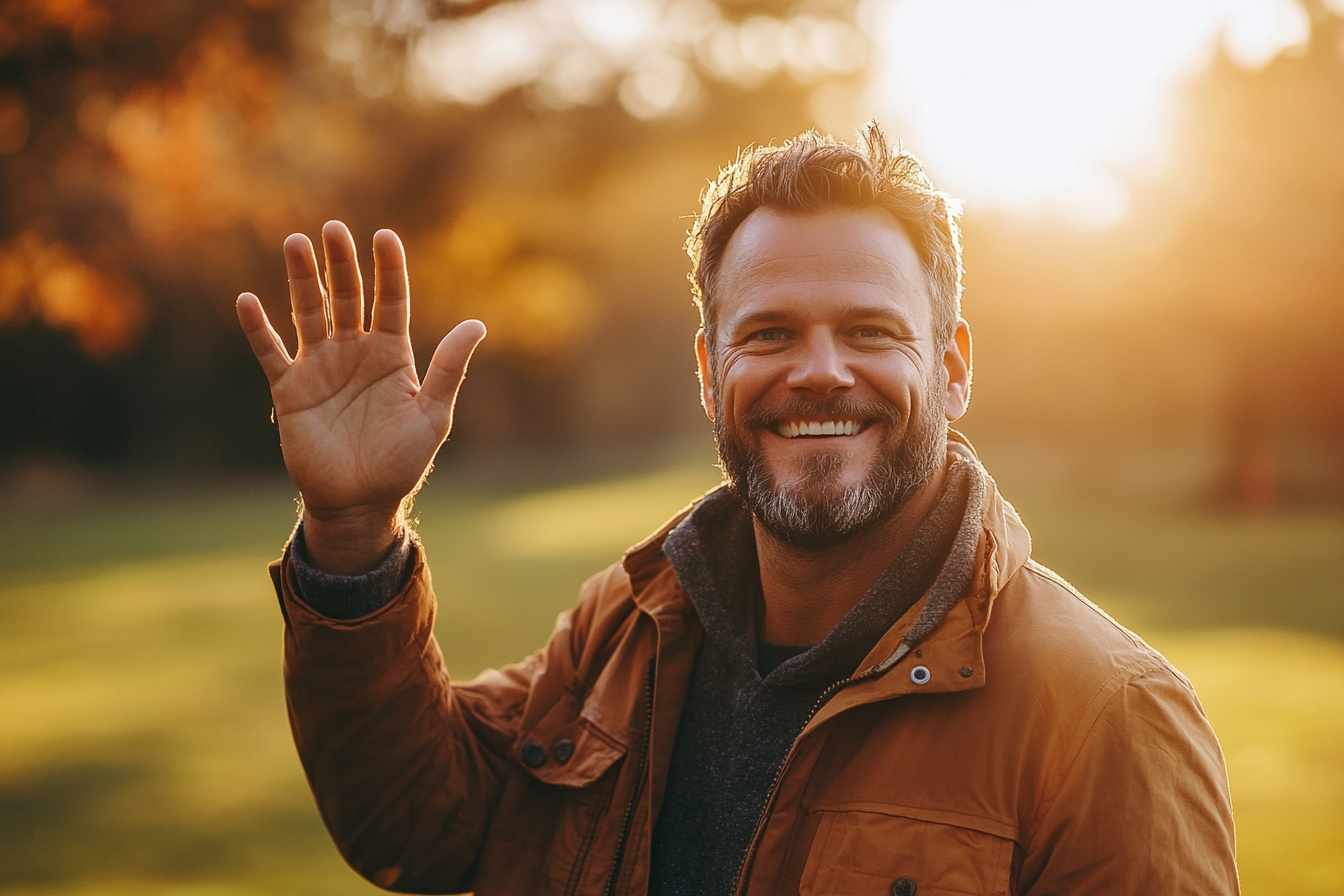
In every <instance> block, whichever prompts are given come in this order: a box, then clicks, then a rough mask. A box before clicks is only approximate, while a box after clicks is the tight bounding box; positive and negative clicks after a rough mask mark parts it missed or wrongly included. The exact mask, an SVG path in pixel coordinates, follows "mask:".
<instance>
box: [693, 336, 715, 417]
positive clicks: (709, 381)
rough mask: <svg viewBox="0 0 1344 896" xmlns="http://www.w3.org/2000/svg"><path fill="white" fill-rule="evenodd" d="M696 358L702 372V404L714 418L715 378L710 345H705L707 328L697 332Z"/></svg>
mask: <svg viewBox="0 0 1344 896" xmlns="http://www.w3.org/2000/svg"><path fill="white" fill-rule="evenodd" d="M695 360H696V362H697V363H698V365H699V374H700V405H701V406H702V407H703V408H704V409H705V414H706V415H707V416H708V417H709V419H711V420H713V419H714V414H715V406H714V378H713V377H712V376H710V374H709V347H708V346H707V345H705V328H704V327H701V328H700V331H699V332H697V333H696V334H695Z"/></svg>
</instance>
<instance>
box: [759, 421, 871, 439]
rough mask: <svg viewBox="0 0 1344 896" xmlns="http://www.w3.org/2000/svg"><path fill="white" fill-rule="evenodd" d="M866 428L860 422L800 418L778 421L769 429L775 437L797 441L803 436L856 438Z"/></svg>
mask: <svg viewBox="0 0 1344 896" xmlns="http://www.w3.org/2000/svg"><path fill="white" fill-rule="evenodd" d="M867 428H868V424H867V423H865V422H863V421H861V420H852V419H851V420H842V419H829V420H818V419H810V420H804V419H800V418H793V419H787V420H780V421H779V422H778V423H775V424H774V425H773V426H771V427H770V429H771V430H773V431H774V433H775V434H776V435H781V436H783V437H784V438H786V439H798V438H802V437H804V436H856V435H858V434H859V433H861V432H863V431H864V430H865V429H867Z"/></svg>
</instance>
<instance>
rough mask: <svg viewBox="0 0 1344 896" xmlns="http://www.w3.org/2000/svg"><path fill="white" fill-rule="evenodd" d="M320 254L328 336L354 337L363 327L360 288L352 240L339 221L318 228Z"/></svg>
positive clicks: (357, 262) (361, 293) (357, 263)
mask: <svg viewBox="0 0 1344 896" xmlns="http://www.w3.org/2000/svg"><path fill="white" fill-rule="evenodd" d="M322 254H323V255H325V256H326V259H327V291H328V294H329V295H330V297H331V329H332V332H333V333H337V334H340V333H345V334H349V333H358V332H359V331H360V330H361V329H362V328H363V326H364V284H363V283H362V282H361V281H360V279H359V255H358V253H357V252H356V251H355V240H354V238H353V237H352V236H350V230H349V228H347V227H346V226H345V225H344V224H343V223H341V222H340V221H328V222H327V223H326V224H324V225H323V226H322Z"/></svg>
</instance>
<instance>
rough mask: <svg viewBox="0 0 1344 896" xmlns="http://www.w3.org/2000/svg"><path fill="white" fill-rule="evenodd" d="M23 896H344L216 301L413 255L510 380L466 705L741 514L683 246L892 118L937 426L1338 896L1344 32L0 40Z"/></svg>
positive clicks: (243, 15)
mask: <svg viewBox="0 0 1344 896" xmlns="http://www.w3.org/2000/svg"><path fill="white" fill-rule="evenodd" d="M0 10H3V12H2V13H0V670H3V671H2V672H0V720H3V721H0V893H5V894H11V893H14V894H17V893H31V894H85V893H89V894H92V893H120V892H127V893H131V892H134V893H191V894H196V893H200V894H232V893H239V894H243V893H246V894H254V893H314V894H317V893H323V894H328V893H344V892H349V893H358V892H370V891H371V890H372V888H371V887H370V886H369V885H367V884H364V883H362V882H361V881H359V880H358V878H356V877H355V876H354V875H353V874H352V873H351V872H350V871H349V870H348V869H346V868H345V867H344V865H343V864H342V863H341V861H340V859H339V858H338V857H337V855H336V854H335V852H334V850H333V849H332V848H331V846H330V845H329V843H328V842H327V840H326V837H325V834H324V832H323V831H322V829H321V826H320V823H319V821H318V820H317V817H316V813H315V811H314V809H313V807H312V804H311V800H310V798H309V797H308V795H307V791H306V788H305V785H304V782H303V780H302V774H301V772H300V770H299V768H298V764H297V761H296V759H295V758H294V755H293V748H292V746H291V745H290V742H289V736H288V730H287V728H286V723H285V718H284V708H283V698H282V696H281V694H280V689H279V653H278V650H279V617H278V614H277V613H276V612H275V610H274V605H273V603H272V601H273V599H274V598H273V596H272V595H271V593H270V590H269V583H268V581H267V579H266V577H265V574H264V571H263V569H262V566H263V564H264V563H265V562H266V561H267V560H268V559H270V558H272V557H274V556H276V555H277V554H278V552H279V548H280V546H281V544H282V543H283V541H284V539H285V537H286V535H287V533H288V531H289V528H290V527H291V526H292V523H293V507H294V505H293V497H294V495H293V489H292V486H290V485H289V483H288V480H287V478H286V477H285V474H284V469H283V464H282V462H281V459H280V452H279V446H278V439H277V436H276V432H275V428H274V426H273V424H272V423H271V421H270V402H269V396H268V392H267V388H266V383H265V379H264V377H263V376H262V375H261V373H260V370H259V369H258V368H257V367H256V365H255V362H254V361H253V359H252V357H251V354H250V352H249V350H248V347H247V344H246V342H245V340H244V339H243V337H242V335H241V333H240V332H239V331H238V327H237V324H236V321H235V319H234V313H233V299H234V297H235V296H236V295H237V294H238V292H240V291H242V290H244V289H246V290H251V291H254V292H256V293H258V294H259V295H260V296H261V298H262V301H263V303H264V304H265V305H266V307H267V310H268V312H269V313H270V315H271V317H272V320H273V321H275V322H276V324H277V327H278V328H279V329H280V330H281V332H282V333H283V334H284V335H285V337H286V339H287V340H289V343H290V345H291V347H292V346H293V339H292V336H293V331H292V327H289V326H288V311H287V294H286V289H285V275H284V269H283V264H282V260H281V255H280V244H281V242H282V240H283V239H284V237H285V236H286V235H287V234H289V233H291V232H294V231H304V232H307V233H308V234H310V235H312V236H316V235H317V233H318V231H319V228H320V226H321V224H322V222H323V221H325V220H328V219H331V218H340V219H343V220H345V221H346V222H348V223H349V224H350V226H351V229H352V230H353V231H354V232H355V234H356V239H357V242H358V243H359V244H360V245H361V246H362V247H364V249H363V251H364V252H365V256H364V263H365V267H366V271H365V273H366V278H368V277H369V276H371V274H372V271H371V262H370V261H369V260H368V255H367V246H368V244H369V240H370V239H371V236H372V233H373V231H374V230H375V229H377V228H379V227H392V228H394V229H396V230H397V231H398V232H399V233H400V234H401V236H402V238H403V240H404V241H405V243H406V246H407V250H408V254H409V263H410V271H411V280H412V296H413V303H414V304H413V308H414V310H413V320H412V328H413V339H414V341H415V344H416V347H417V354H418V355H419V356H420V358H421V363H422V364H423V362H424V361H425V360H427V358H428V356H429V352H430V350H431V349H432V347H433V345H434V344H435V343H436V342H437V340H438V338H439V337H440V336H441V335H442V334H443V333H444V332H445V331H446V330H447V329H448V328H449V327H450V326H451V325H452V324H454V323H456V322H457V321H458V320H460V319H462V318H463V317H466V316H475V317H480V318H481V319H483V320H485V321H486V322H487V324H488V325H489V327H490V337H489V338H488V340H487V341H486V342H485V343H484V345H483V346H482V348H481V350H480V351H479V352H478V354H477V357H476V359H475V361H473V365H472V369H471V375H470V378H469V380H468V382H467V385H466V387H465V388H464V390H463V393H462V397H461V399H460V402H459V413H458V418H457V422H456V429H455V431H454V434H453V438H452V441H451V442H450V443H449V445H448V446H447V447H445V449H444V450H443V451H442V452H441V453H440V457H439V461H438V466H439V470H438V472H437V473H436V474H435V476H434V478H433V479H431V481H430V484H429V486H428V487H427V488H426V489H425V491H424V492H423V493H422V496H421V498H420V500H419V503H418V507H419V513H420V518H421V523H420V528H421V532H422V533H423V535H424V539H425V542H426V545H427V547H428V549H429V551H430V557H431V560H432V562H433V565H434V569H435V573H436V577H437V581H438V582H439V591H440V599H441V605H442V606H441V612H440V620H439V634H440V637H441V639H442V640H443V642H444V644H445V652H446V653H447V655H448V662H449V666H450V670H451V671H452V672H453V674H455V675H471V674H474V673H475V672H476V671H478V670H479V669H481V668H483V667H485V666H487V665H496V664H499V663H503V662H507V661H509V660H511V659H514V658H517V657H519V656H521V655H523V654H524V653H526V652H528V651H530V650H531V649H534V648H535V647H536V646H538V645H539V644H540V643H541V642H542V640H543V639H544V638H545V636H546V634H547V632H548V631H549V629H550V626H551V622H552V620H553V619H554V615H555V613H556V612H558V611H559V610H560V609H562V608H564V607H565V606H566V605H568V603H569V602H570V601H571V600H572V599H573V595H574V593H575V589H576V587H577V585H578V584H579V582H581V581H582V579H583V578H584V577H585V576H587V575H588V574H590V573H591V572H593V571H595V570H596V569H598V568H600V567H601V566H602V565H605V564H606V563H609V562H611V561H612V560H613V559H615V558H616V557H618V556H619V554H620V552H621V550H622V549H623V548H624V547H625V546H626V545H628V544H630V543H632V542H633V541H635V540H637V539H639V538H640V537H642V536H643V535H644V534H646V533H647V531H649V530H650V529H652V528H653V527H654V526H656V525H657V524H658V523H659V522H660V521H661V520H662V519H664V518H665V517H667V516H668V515H670V514H671V513H672V512H673V511H675V510H676V509H677V508H678V507H679V506H681V505H682V504H684V503H686V502H687V501H689V500H691V499H693V498H694V497H695V496H696V495H698V494H699V493H700V492H702V491H704V490H705V489H707V488H709V487H712V486H713V485H714V484H715V483H716V482H717V475H718V474H717V471H716V470H715V469H714V467H713V448H712V444H711V440H710V434H709V427H708V424H707V423H706V422H705V420H704V418H703V416H702V412H701V411H700V408H699V406H698V402H697V394H698V393H697V389H696V385H695V379H694V364H693V355H692V352H691V346H692V337H693V335H694V332H695V328H696V324H697V316H696V313H695V310H694V308H693V307H692V305H691V301H690V293H689V289H688V287H687V284H686V279H685V277H686V273H687V271H688V269H689V265H688V262H687V260H686V258H685V255H684V253H683V251H682V248H681V245H682V241H683V240H684V237H685V231H686V229H687V227H688V225H689V216H690V215H692V214H693V213H694V212H695V211H696V208H697V203H696V198H697V196H698V194H699V191H700V190H701V188H702V187H703V186H704V184H705V182H706V180H707V179H708V178H710V177H712V176H713V175H714V174H715V172H716V171H717V169H718V167H719V166H721V165H723V164H726V163H727V162H728V161H730V160H731V158H732V157H733V155H734V154H735V153H736V152H737V150H738V149H739V148H740V147H745V146H747V145H749V144H752V143H768V142H772V141H779V140H782V139H784V138H787V137H788V136H791V135H793V134H796V133H798V132H800V131H803V130H806V129H808V128H812V127H815V128H818V129H820V130H823V131H829V132H832V133H835V134H837V135H840V136H845V137H849V136H851V135H852V134H853V133H854V129H855V128H856V127H857V126H858V125H860V124H861V123H862V122H864V121H865V120H867V119H869V118H872V117H876V118H878V119H879V120H880V121H882V122H883V123H884V125H885V126H886V127H887V129H888V131H889V132H890V133H892V134H894V135H899V136H900V137H902V138H903V140H904V142H905V145H906V147H907V148H908V149H910V150H912V151H913V152H914V153H915V154H916V155H918V156H920V157H921V158H922V159H923V160H924V161H925V163H926V165H927V166H928V168H929V169H930V172H931V173H932V175H933V177H934V179H935V180H936V181H937V182H938V183H939V185H940V186H941V187H943V188H944V189H947V190H948V191H950V192H952V193H953V194H954V195H957V196H960V197H962V198H964V199H965V200H966V216H965V228H966V266H967V275H966V296H965V303H964V304H965V314H966V316H967V317H968V318H969V319H970V321H971V323H972V326H973V329H974V333H975V337H976V357H975V360H976V379H975V400H974V402H973V405H972V409H971V411H970V413H969V414H968V416H967V417H966V418H965V419H964V421H963V422H962V424H961V427H962V428H963V429H964V431H965V432H967V434H968V435H970V436H971V438H972V439H973V441H974V442H975V444H976V445H977V447H978V449H979V450H980V452H981V455H982V458H983V459H984V460H985V462H986V464H987V466H988V468H989V470H990V471H991V473H993V474H994V475H995V477H996V478H997V479H998V481H999V484H1000V486H1001V488H1002V490H1003V491H1004V492H1005V493H1006V495H1007V496H1008V497H1009V498H1010V499H1011V500H1012V501H1013V502H1014V503H1015V504H1016V505H1017V507H1018V509H1019V510H1020V511H1021V513H1022V515H1023V517H1024V519H1025V520H1026V522H1027V524H1028V526H1029V527H1030V528H1031V529H1032V532H1033V537H1034V544H1035V547H1034V550H1035V554H1036V556H1037V557H1038V558H1040V559H1041V560H1042V561H1043V562H1045V563H1047V564H1049V565H1051V566H1053V567H1054V568H1056V569H1057V570H1058V571H1059V572H1061V573H1062V574H1063V575H1064V576H1066V577H1068V578H1069V579H1071V580H1073V581H1074V582H1075V583H1077V584H1078V585H1079V586H1080V587H1082V588H1083V589H1084V591H1085V592H1086V593H1087V594H1088V595H1089V596H1090V597H1092V598H1093V599H1094V600H1096V601H1097V602H1098V603H1100V604H1101V605H1102V606H1103V607H1104V608H1105V609H1107V610H1108V612H1111V613H1112V614H1113V615H1115V616H1116V617H1117V618H1119V619H1120V621H1122V622H1123V623H1125V624H1126V625H1129V626H1130V627H1132V628H1134V629H1135V630H1137V631H1138V632H1139V633H1140V634H1141V635H1143V636H1144V637H1145V638H1148V639H1149V640H1150V641H1151V642H1152V643H1154V644H1155V645H1156V646H1158V647H1159V648H1160V649H1162V650H1164V652H1166V653H1167V654H1168V656H1170V657H1171V658H1172V659H1173V660H1174V661H1175V662H1176V663H1177V665H1178V666H1180V667H1181V668H1182V669H1183V671H1185V672H1186V673H1187V674H1188V675H1189V676H1190V677H1191V679H1192V680H1193V681H1194V683H1195V685H1196V687H1197V688H1198V689H1199V692H1200V694H1201V697H1202V698H1203V700H1204V702H1205V705H1206V709H1207V710H1208V712H1209V715H1210V718H1211V719H1212V720H1213V722H1214V725H1215V728H1216V729H1217V731H1218V733H1219V735H1220V738H1221V739H1222V742H1223V746H1224V749H1225V751H1226V753H1227V757H1228V765H1229V774H1230V777H1231V782H1232V788H1233V796H1234V802H1235V806H1236V811H1237V821H1238V837H1239V844H1240V846H1239V848H1240V855H1241V865H1242V872H1243V878H1244V887H1245V892H1246V893H1248V894H1261V893H1263V894H1269V893H1275V894H1290V896H1291V894H1300V896H1308V894H1332V896H1339V894H1340V893H1344V2H1341V0H1328V2H1327V0H1176V2H1173V0H1128V2H1113V0H801V2H775V0H754V2H753V0H718V2H714V0H293V2H285V0H217V2H211V3H201V2H189V0H134V2H132V0H8V2H5V3H3V5H0Z"/></svg>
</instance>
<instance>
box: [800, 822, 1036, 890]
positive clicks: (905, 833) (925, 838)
mask: <svg viewBox="0 0 1344 896" xmlns="http://www.w3.org/2000/svg"><path fill="white" fill-rule="evenodd" d="M865 806H871V804H865ZM817 814H820V815H821V816H822V818H821V821H820V823H819V824H818V826H817V829H816V831H817V833H816V836H815V837H814V838H813V840H812V846H811V849H810V850H809V851H808V856H807V864H806V865H805V866H804V868H803V875H802V879H801V881H800V883H799V892H800V894H801V896H823V894H825V896H870V894H871V896H890V894H892V893H906V894H911V896H913V894H916V893H917V894H918V896H1003V894H1008V893H1009V892H1010V891H1009V884H1008V878H1009V874H1010V871H1011V867H1012V861H1013V841H1012V839H1010V838H1009V837H1005V836H1002V833H1003V831H1002V829H1001V827H1000V826H998V825H995V824H994V823H992V822H986V823H983V824H980V823H978V822H977V820H975V819H965V820H964V822H963V821H961V820H958V821H957V822H956V823H949V822H948V821H946V820H933V819H931V818H930V817H929V816H930V815H943V814H944V813H928V812H923V811H921V810H919V809H905V808H902V807H886V806H884V807H881V808H880V809H878V808H864V809H855V808H837V809H824V810H818V813H817ZM983 828H988V829H989V830H984V829H983ZM996 828H999V830H998V832H997V833H995V832H994V830H995V829H996ZM898 881H900V882H901V883H899V884H898Z"/></svg>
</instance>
